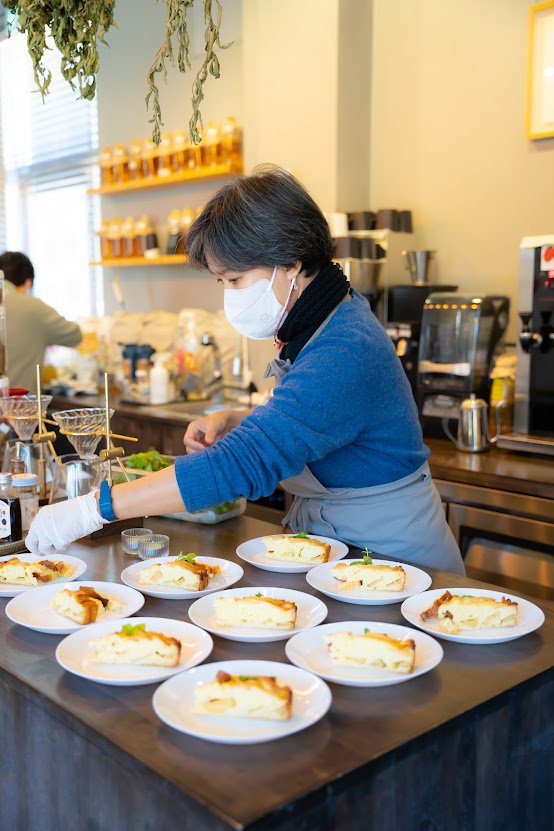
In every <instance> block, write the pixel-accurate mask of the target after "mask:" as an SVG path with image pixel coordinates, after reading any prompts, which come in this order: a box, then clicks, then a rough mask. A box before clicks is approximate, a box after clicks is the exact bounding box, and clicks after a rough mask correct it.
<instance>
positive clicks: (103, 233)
mask: <svg viewBox="0 0 554 831" xmlns="http://www.w3.org/2000/svg"><path fill="white" fill-rule="evenodd" d="M97 233H98V236H99V237H100V257H101V258H102V259H103V260H106V259H108V258H109V257H111V248H110V240H109V235H110V221H109V219H103V220H102V224H101V226H100V230H99V231H98V232H97Z"/></svg>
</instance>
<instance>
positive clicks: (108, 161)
mask: <svg viewBox="0 0 554 831" xmlns="http://www.w3.org/2000/svg"><path fill="white" fill-rule="evenodd" d="M98 164H99V166H100V184H101V185H113V183H114V177H113V168H112V148H111V147H105V148H104V150H102V152H101V153H100V157H99V159H98Z"/></svg>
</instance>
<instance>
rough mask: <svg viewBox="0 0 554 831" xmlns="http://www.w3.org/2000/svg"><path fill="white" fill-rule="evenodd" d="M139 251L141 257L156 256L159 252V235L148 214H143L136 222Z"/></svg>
mask: <svg viewBox="0 0 554 831" xmlns="http://www.w3.org/2000/svg"><path fill="white" fill-rule="evenodd" d="M135 230H136V234H137V236H136V241H137V243H136V244H137V253H138V256H139V257H155V256H157V255H158V254H159V253H160V252H159V248H158V237H157V235H156V233H155V232H154V229H153V228H152V224H151V222H150V220H149V219H148V217H147V216H141V218H140V219H139V220H137V222H136V223H135Z"/></svg>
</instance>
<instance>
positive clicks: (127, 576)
mask: <svg viewBox="0 0 554 831" xmlns="http://www.w3.org/2000/svg"><path fill="white" fill-rule="evenodd" d="M176 559H177V557H155V558H153V559H151V560H140V561H139V562H138V563H133V565H132V566H127V568H126V569H124V571H122V572H121V579H122V580H123V582H124V583H125V584H126V585H127V586H130V587H131V588H132V589H137V590H138V591H139V592H142V593H143V594H148V595H150V597H163V598H164V599H165V600H191V599H192V598H195V597H202V595H204V594H211V592H217V591H222V590H223V589H228V588H229V586H233V585H234V584H235V583H238V581H239V580H240V578H241V577H242V575H243V574H244V571H243V570H242V568H241V567H240V566H239V565H237V563H233V562H231V561H230V560H224V559H221V558H219V557H197V559H196V562H197V563H199V565H202V563H207V564H208V565H211V566H219V567H220V569H221V574H218V575H217V576H216V577H214V578H213V580H210V582H209V584H208V588H207V589H204V590H203V591H200V592H191V591H185V589H178V588H177V587H176V586H156V585H154V584H152V585H148V586H146V585H143V584H141V583H139V582H138V574H139V571H140V570H141V569H142V568H148V566H151V565H154V563H162V562H164V561H172V560H176Z"/></svg>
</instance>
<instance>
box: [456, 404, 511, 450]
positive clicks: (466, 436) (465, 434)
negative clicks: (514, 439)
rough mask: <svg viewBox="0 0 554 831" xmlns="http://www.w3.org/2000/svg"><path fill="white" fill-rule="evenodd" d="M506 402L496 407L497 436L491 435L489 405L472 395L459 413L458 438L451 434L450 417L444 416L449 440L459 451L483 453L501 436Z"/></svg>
mask: <svg viewBox="0 0 554 831" xmlns="http://www.w3.org/2000/svg"><path fill="white" fill-rule="evenodd" d="M505 403H506V402H505V401H499V402H498V404H497V405H496V407H495V416H496V435H495V436H491V435H490V434H489V420H488V404H487V402H486V401H484V400H483V399H482V398H477V396H476V395H475V394H474V393H472V394H471V395H470V396H469V398H466V399H465V400H464V401H462V403H461V404H460V410H459V413H458V435H457V437H456V438H454V436H453V435H452V433H451V432H450V428H449V426H448V420H449V417H448V416H444V417H443V420H442V426H443V428H444V432H445V433H446V435H447V436H448V438H449V439H450V440H451V441H453V442H454V444H455V445H456V448H457V449H458V450H463V451H465V452H466V453H482V452H483V451H485V450H488V449H489V447H490V446H491V444H494V443H495V442H496V440H497V439H498V436H499V435H500V413H499V411H500V408H501V407H502V406H504V404H505Z"/></svg>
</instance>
